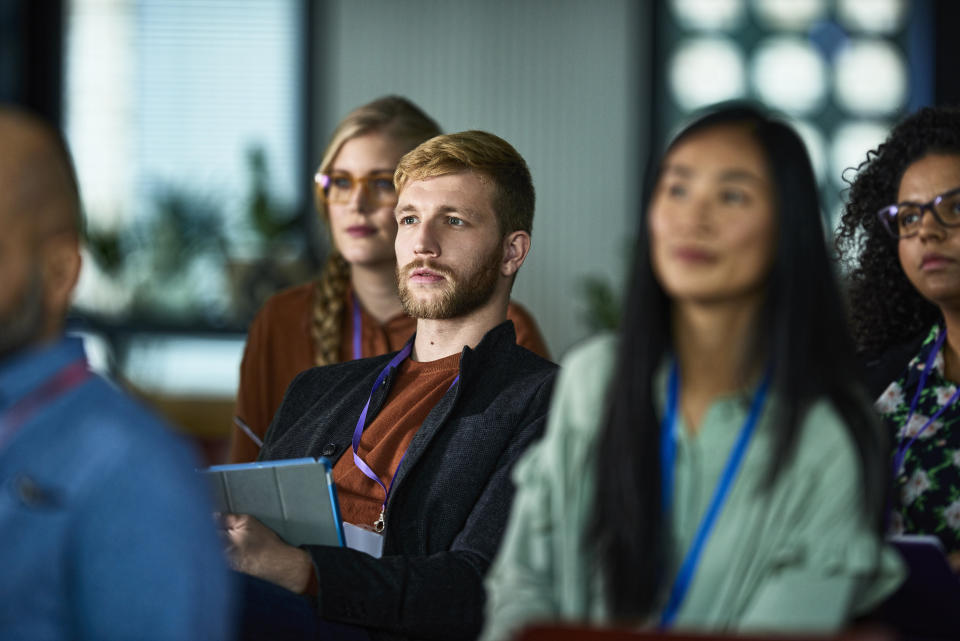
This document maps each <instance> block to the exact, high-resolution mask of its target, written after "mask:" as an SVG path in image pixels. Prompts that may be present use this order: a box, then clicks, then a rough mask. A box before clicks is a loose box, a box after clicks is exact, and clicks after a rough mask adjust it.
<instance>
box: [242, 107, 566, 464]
mask: <svg viewBox="0 0 960 641" xmlns="http://www.w3.org/2000/svg"><path fill="white" fill-rule="evenodd" d="M440 133H441V132H440V127H439V125H437V123H436V122H435V121H434V120H433V119H432V118H430V117H429V116H427V114H425V113H424V112H423V111H422V110H421V109H420V108H419V107H417V106H416V105H415V104H413V103H412V102H410V101H409V100H407V99H406V98H401V97H399V96H386V97H383V98H379V99H377V100H374V101H373V102H370V103H368V104H365V105H362V106H360V107H357V108H356V109H354V110H353V111H351V112H350V113H349V114H347V115H346V117H344V119H343V120H341V121H340V124H339V125H337V128H336V129H335V130H334V132H333V136H332V138H331V140H330V144H328V145H327V149H326V151H325V152H324V154H323V160H321V162H320V167H319V168H318V170H317V173H316V184H315V189H316V191H315V194H316V205H317V210H318V211H319V212H320V216H321V218H322V219H323V220H324V222H326V223H327V226H328V227H329V229H330V236H331V240H332V246H333V247H332V251H331V252H330V255H329V257H328V258H327V262H326V264H325V265H324V267H323V270H322V271H321V273H320V275H319V277H318V278H317V279H316V280H315V281H313V282H310V283H306V284H304V285H299V286H297V287H293V288H291V289H288V290H286V291H283V292H280V293H278V294H276V295H274V296H273V297H271V298H270V299H269V300H268V301H267V302H266V303H265V304H264V306H263V308H262V309H261V310H260V311H259V312H258V313H257V316H256V317H255V318H254V319H253V322H252V323H251V325H250V329H249V332H248V335H247V344H246V347H245V349H244V353H243V361H242V363H241V365H240V389H239V390H238V392H237V407H236V418H235V419H234V423H235V429H234V430H233V432H232V433H231V439H230V452H229V455H228V459H229V461H230V462H232V463H240V462H246V461H253V460H255V459H256V458H257V454H258V453H259V450H260V442H261V441H262V440H263V436H264V434H266V432H267V428H268V427H269V426H270V421H271V420H273V415H274V413H275V412H276V411H277V408H278V407H280V402H281V401H282V400H283V395H284V393H285V392H286V390H287V386H288V385H289V384H290V382H291V381H292V380H293V378H294V377H295V376H296V375H297V374H299V373H300V372H302V371H303V370H305V369H309V368H310V367H314V366H318V365H329V364H332V363H338V362H342V361H346V360H351V359H355V358H366V357H370V356H377V355H380V354H385V353H387V352H392V351H395V350H398V349H400V348H401V347H403V345H404V343H406V341H407V339H408V338H410V335H411V334H413V332H414V331H415V330H416V320H415V319H413V318H410V317H409V316H407V315H405V314H404V313H403V309H402V307H401V305H400V298H399V294H398V292H397V282H396V273H395V272H396V263H397V261H396V256H395V254H394V249H393V241H394V238H395V237H396V234H397V223H396V220H395V219H394V213H393V210H394V207H395V206H396V204H397V194H396V191H395V190H394V184H393V173H394V170H395V169H396V167H397V163H398V162H399V161H400V158H401V157H402V156H403V155H404V154H405V153H407V152H408V151H410V150H411V149H413V148H414V147H416V146H417V145H419V144H420V143H422V142H424V141H426V140H428V139H430V138H433V137H434V136H437V135H439V134H440ZM507 317H508V318H509V319H511V320H512V321H513V323H514V325H515V327H516V332H517V343H518V344H519V345H522V346H523V347H526V348H528V349H530V350H531V351H534V352H536V353H538V354H540V355H541V356H544V357H547V358H549V354H548V352H547V347H546V344H545V343H544V340H543V337H542V336H541V335H540V330H539V329H538V328H537V325H536V322H535V321H534V320H533V317H532V316H531V315H530V313H529V312H527V311H526V310H525V309H523V308H522V307H521V306H520V305H518V304H516V303H511V304H510V307H509V308H508V310H507Z"/></svg>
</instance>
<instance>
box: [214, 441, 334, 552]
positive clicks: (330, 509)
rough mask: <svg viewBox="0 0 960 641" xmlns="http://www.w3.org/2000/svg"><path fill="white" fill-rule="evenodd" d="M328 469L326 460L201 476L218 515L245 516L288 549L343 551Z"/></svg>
mask: <svg viewBox="0 0 960 641" xmlns="http://www.w3.org/2000/svg"><path fill="white" fill-rule="evenodd" d="M331 470H332V465H331V463H330V461H329V460H328V459H325V458H318V459H313V458H300V459H287V460H281V461H264V462H261V463H237V464H230V465H215V466H213V467H209V468H207V469H205V470H201V473H203V474H204V475H206V476H208V477H209V480H210V484H211V486H212V488H213V500H214V509H215V510H217V511H218V512H229V513H233V514H249V515H251V516H254V517H256V518H257V519H259V520H260V521H261V522H262V523H263V524H264V525H266V526H267V527H269V528H270V529H271V530H273V531H274V532H276V533H277V534H278V535H279V536H280V538H282V539H283V540H284V541H286V542H287V543H289V544H290V545H294V546H300V545H332V546H340V547H342V546H343V545H344V537H343V526H342V523H341V519H340V508H339V506H338V504H337V492H336V486H334V484H333V475H332V473H331Z"/></svg>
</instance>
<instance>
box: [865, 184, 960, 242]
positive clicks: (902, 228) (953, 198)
mask: <svg viewBox="0 0 960 641" xmlns="http://www.w3.org/2000/svg"><path fill="white" fill-rule="evenodd" d="M928 209H929V210H930V213H931V214H933V218H934V219H935V220H936V221H937V222H938V223H940V224H941V225H943V226H944V227H960V187H957V188H955V189H951V190H950V191H948V192H944V193H942V194H940V195H939V196H937V197H936V198H934V199H933V200H931V201H930V202H928V203H912V202H903V203H897V204H896V205H888V206H886V207H884V208H883V209H881V210H880V211H878V212H877V216H879V217H880V221H881V222H882V223H883V226H884V227H885V228H886V230H887V231H888V232H890V235H891V236H893V237H894V238H910V237H911V236H916V235H917V233H918V232H919V231H920V226H921V225H922V224H923V212H924V211H926V210H928Z"/></svg>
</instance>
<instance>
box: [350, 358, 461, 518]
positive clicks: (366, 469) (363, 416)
mask: <svg viewBox="0 0 960 641" xmlns="http://www.w3.org/2000/svg"><path fill="white" fill-rule="evenodd" d="M412 349H413V341H411V342H409V343H407V344H406V345H404V346H403V349H402V350H400V351H399V352H397V355H396V356H394V357H393V358H392V359H391V360H390V362H389V363H387V366H386V367H384V368H383V370H382V371H381V372H380V374H379V375H378V376H377V380H376V381H375V382H374V383H373V389H372V390H370V397H369V398H367V402H366V404H365V405H364V406H363V411H362V412H360V418H359V419H358V420H357V427H356V429H354V430H353V462H354V464H355V465H356V466H357V467H358V468H360V471H361V472H363V473H364V475H365V476H366V477H367V478H369V479H371V480H373V481H376V483H377V485H379V486H380V487H382V488H383V504H382V505H381V506H380V516H379V518H377V520H376V522H375V523H374V524H373V529H374V530H376V531H377V532H383V528H384V525H385V521H384V518H383V515H384V512H385V511H386V509H387V501H388V500H389V499H390V491H391V490H392V489H393V482H394V481H395V480H396V478H397V470H399V469H400V466H401V465H403V459H405V458H406V457H407V453H406V452H404V453H403V456H401V457H400V462H399V463H397V467H396V469H395V470H394V471H393V476H391V477H390V485H389V486H387V485H384V484H383V481H381V480H380V477H379V476H377V473H376V472H374V471H373V470H372V469H371V468H370V466H369V465H367V463H366V461H364V460H363V459H362V458H360V454H359V448H360V437H361V436H362V435H363V430H364V427H365V426H366V422H367V411H368V410H369V409H370V401H372V400H373V393H374V392H375V391H377V388H378V387H380V385H381V384H382V383H383V379H385V378H386V377H387V373H388V372H389V371H390V370H392V369H394V368H395V367H397V366H398V365H400V363H402V362H403V361H404V360H406V358H407V357H408V356H410V352H411V350H412ZM459 380H460V375H459V374H457V377H456V378H455V379H453V382H452V383H450V387H448V388H447V391H448V392H449V391H450V390H451V389H453V386H454V385H456V384H457V381H459Z"/></svg>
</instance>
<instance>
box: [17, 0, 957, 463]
mask: <svg viewBox="0 0 960 641" xmlns="http://www.w3.org/2000/svg"><path fill="white" fill-rule="evenodd" d="M958 20H960V3H956V2H950V1H946V0H944V1H935V0H914V1H912V2H910V1H907V0H649V1H640V0H591V1H586V0H579V1H578V0H513V1H509V0H486V1H484V2H471V1H468V0H403V1H397V0H393V1H389V0H43V1H42V2H36V1H31V0H0V100H5V101H10V102H15V103H19V104H23V105H26V106H28V107H30V108H32V109H35V110H37V111H39V112H41V113H43V114H45V115H46V116H47V117H49V118H50V119H52V120H53V121H55V122H57V123H59V124H60V125H61V126H63V128H64V130H65V132H66V134H67V137H68V139H69V142H70V144H71V147H72V149H73V153H74V156H75V160H76V164H77V169H78V173H79V176H80V180H81V187H82V190H83V196H84V203H85V209H86V214H87V219H88V227H89V230H88V231H89V243H88V248H87V250H86V255H85V259H86V261H85V267H84V274H83V277H82V282H81V287H80V290H79V292H78V297H77V302H76V312H75V315H74V318H73V319H72V325H73V327H74V328H75V329H76V330H77V331H79V332H82V333H83V334H84V335H85V336H86V337H87V338H88V340H89V345H90V348H91V349H92V350H93V356H94V358H95V360H96V362H97V364H98V366H99V367H100V368H102V369H103V370H105V371H107V372H109V373H111V374H113V375H114V376H115V377H117V378H118V379H119V380H122V381H124V382H126V383H128V384H129V385H131V386H132V387H133V388H134V389H136V390H138V391H139V393H141V394H142V395H143V396H144V397H145V398H147V400H149V401H150V402H152V403H155V404H157V406H158V407H160V408H161V410H163V411H164V412H166V413H167V415H168V416H169V417H170V418H171V419H172V420H173V421H174V422H176V423H178V424H180V425H181V426H184V428H185V429H187V430H188V431H190V432H191V433H192V434H194V435H195V436H196V437H197V438H198V440H199V441H201V442H204V443H206V445H207V446H208V454H209V456H210V457H211V459H215V458H216V457H217V456H218V455H219V454H218V452H219V451H220V450H219V449H218V448H221V447H222V443H223V437H224V435H225V434H226V433H227V431H228V430H229V419H230V415H231V408H232V403H233V393H234V391H235V389H236V384H237V366H238V363H239V359H240V355H241V351H242V347H243V341H244V337H245V335H244V332H245V330H246V326H247V323H248V322H249V320H250V318H252V315H253V314H254V313H255V311H256V309H257V308H258V306H259V305H260V303H261V302H262V301H263V300H264V299H265V298H266V297H267V296H268V295H269V294H271V293H273V292H275V291H277V290H278V289H280V288H283V287H286V286H289V285H292V284H295V283H298V282H302V281H304V280H307V279H309V278H310V277H311V276H312V275H313V274H314V273H315V272H316V269H317V266H318V265H319V264H320V263H321V262H322V260H323V259H324V257H325V255H326V252H327V240H326V238H325V235H324V233H323V230H322V228H321V226H320V225H319V224H318V223H317V220H316V217H315V214H314V212H313V211H312V192H311V189H312V176H313V172H314V169H315V166H316V164H317V163H318V162H319V159H320V157H321V155H322V151H323V149H324V147H325V145H326V142H327V138H328V136H329V134H330V131H331V130H332V128H333V127H334V125H335V124H336V122H337V121H338V120H339V119H340V118H341V117H342V116H343V115H344V114H346V113H347V112H348V111H349V110H350V109H352V108H353V107H355V106H357V105H359V104H361V103H364V102H367V101H369V100H370V99H372V98H375V97H377V96H381V95H384V94H389V93H397V94H402V95H405V96H407V97H409V98H411V99H412V100H414V101H415V102H416V103H418V104H419V105H421V106H422V107H423V108H424V109H425V110H426V111H427V112H428V113H429V114H431V115H432V116H434V117H435V118H436V119H437V120H438V121H439V122H440V124H441V125H442V127H443V128H444V130H446V131H458V130H464V129H474V128H476V129H486V130H489V131H492V132H495V133H497V134H499V135H501V136H502V137H504V138H505V139H507V140H508V141H510V142H511V143H512V144H513V145H514V146H515V147H516V148H517V149H518V151H519V152H520V153H521V154H522V155H523V156H524V157H525V158H526V159H527V161H528V163H529V165H530V168H531V171H532V173H533V177H534V182H535V186H536V189H537V195H538V202H537V213H536V218H535V224H534V234H533V239H534V243H533V252H532V254H531V257H530V259H529V260H528V262H527V263H526V264H525V266H524V268H523V270H522V272H521V274H520V276H519V278H518V280H517V283H516V286H515V288H514V297H515V299H517V300H519V301H521V302H522V303H523V304H524V305H526V306H527V307H528V308H529V309H530V310H531V311H532V312H533V313H534V315H535V316H536V318H537V320H538V322H539V323H540V325H541V328H542V330H543V333H544V335H545V336H546V338H547V341H548V343H549V346H550V348H551V350H552V351H553V353H554V355H555V356H557V357H560V356H562V354H563V353H564V352H565V351H566V350H567V349H568V348H569V347H570V346H571V345H573V344H574V343H576V342H577V341H579V340H581V339H582V338H584V337H586V336H587V335H589V334H590V333H592V332H594V331H596V330H597V329H599V328H601V327H606V326H610V325H611V324H613V323H615V319H616V301H617V298H618V296H619V290H620V288H621V287H622V284H623V281H624V277H625V274H624V271H625V269H626V266H627V264H628V261H629V247H630V244H631V239H632V236H633V231H634V220H635V218H636V213H637V210H638V206H639V201H640V186H641V183H642V177H643V172H644V170H645V166H646V160H647V156H648V155H649V154H650V153H652V152H655V151H656V150H657V149H659V148H661V146H662V144H663V143H664V141H665V140H666V139H667V138H668V137H669V134H670V132H671V131H672V130H673V129H674V128H676V127H677V125H678V124H679V123H681V122H682V121H683V120H684V119H685V118H687V117H688V116H689V114H690V113H691V112H693V111H695V110H696V109H697V108H699V107H701V106H703V105H705V104H707V103H711V102H714V101H719V100H726V99H731V98H741V97H745V98H751V99H756V100H762V101H764V102H766V103H768V104H770V105H771V106H773V107H775V108H776V109H778V110H780V111H781V112H783V113H784V114H785V115H786V116H787V117H788V118H789V119H790V120H791V121H792V122H794V123H795V124H796V126H797V127H798V128H799V129H800V131H801V132H802V133H803V135H804V138H805V140H806V141H807V142H808V146H809V148H810V151H811V154H812V156H813V158H814V160H815V162H816V164H817V167H818V172H819V174H820V181H821V186H822V190H823V204H824V209H823V211H822V212H821V214H822V215H823V217H824V220H825V221H826V222H827V224H828V226H829V225H832V222H833V220H834V219H835V216H836V214H837V212H838V211H839V209H840V207H841V206H842V200H843V189H844V185H845V183H844V182H843V175H844V171H845V170H846V169H847V168H848V167H853V166H855V165H856V164H857V163H859V162H860V161H861V160H862V158H863V156H864V155H865V154H866V152H867V150H868V149H869V148H871V147H872V146H875V145H876V143H877V142H878V141H879V140H880V139H881V138H882V135H883V133H884V131H885V130H886V129H887V128H888V127H889V126H890V125H891V124H892V123H893V122H895V121H896V120H897V119H898V118H900V117H901V116H902V115H903V114H904V113H906V112H908V111H911V110H913V109H915V108H917V107H919V106H922V105H924V104H930V103H933V102H941V103H946V102H957V101H958V99H960V89H958V88H960V79H958V78H957V76H956V74H955V65H956V62H957V61H958V60H960V50H958V49H960V43H958V41H957V39H956V38H955V37H953V35H952V33H953V25H956V24H960V22H958Z"/></svg>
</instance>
